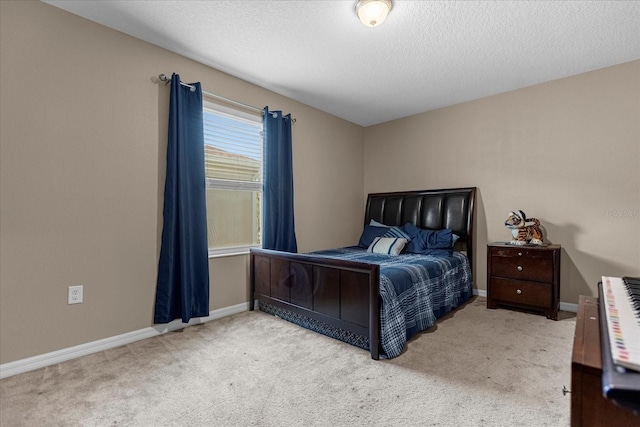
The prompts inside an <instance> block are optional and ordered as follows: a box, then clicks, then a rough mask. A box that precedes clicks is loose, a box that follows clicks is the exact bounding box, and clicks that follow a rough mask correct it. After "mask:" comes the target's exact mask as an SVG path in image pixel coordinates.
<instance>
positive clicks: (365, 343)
mask: <svg viewBox="0 0 640 427" xmlns="http://www.w3.org/2000/svg"><path fill="white" fill-rule="evenodd" d="M258 308H259V310H260V311H264V312H265V313H268V314H271V315H273V316H276V317H279V318H281V319H284V320H286V321H288V322H291V323H295V324H296V325H298V326H302V327H303V328H305V329H309V330H312V331H314V332H317V333H320V334H322V335H326V336H328V337H330V338H334V339H337V340H340V341H342V342H345V343H347V344H351V345H354V346H356V347H360V348H361V349H363V350H367V351H369V338H368V337H364V336H362V335H358V334H355V333H353V332H349V331H345V330H344V329H340V328H336V327H335V326H331V325H328V324H326V323H324V322H320V321H318V320H315V319H311V318H309V317H306V316H303V315H302V314H299V313H294V312H293V311H290V310H287V309H286V308H282V307H276V306H275V305H271V304H268V303H266V302H262V301H260V302H259V303H258Z"/></svg>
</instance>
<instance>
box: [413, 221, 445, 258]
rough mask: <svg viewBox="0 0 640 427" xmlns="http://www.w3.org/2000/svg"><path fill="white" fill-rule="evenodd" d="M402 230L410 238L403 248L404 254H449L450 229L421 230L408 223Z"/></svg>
mask: <svg viewBox="0 0 640 427" xmlns="http://www.w3.org/2000/svg"><path fill="white" fill-rule="evenodd" d="M403 229H404V231H405V232H406V233H407V234H408V235H409V236H410V237H411V241H410V242H409V243H408V244H407V245H406V246H405V251H406V252H411V253H414V254H424V255H444V254H445V253H446V254H447V255H450V254H451V249H452V248H453V233H452V232H451V230H450V229H448V228H445V229H442V230H423V229H421V228H418V227H416V226H415V225H414V224H411V223H409V222H408V223H406V224H405V225H404V227H403ZM443 250H444V251H443Z"/></svg>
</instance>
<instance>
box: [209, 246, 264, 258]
mask: <svg viewBox="0 0 640 427" xmlns="http://www.w3.org/2000/svg"><path fill="white" fill-rule="evenodd" d="M259 247H260V246H258V245H252V246H234V247H229V248H218V249H209V259H212V258H226V257H230V256H238V255H249V250H250V249H251V248H259Z"/></svg>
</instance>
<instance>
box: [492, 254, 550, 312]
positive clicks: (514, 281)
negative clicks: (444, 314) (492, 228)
mask: <svg viewBox="0 0 640 427" xmlns="http://www.w3.org/2000/svg"><path fill="white" fill-rule="evenodd" d="M559 301H560V245H547V246H533V245H527V246H516V245H510V244H508V243H491V244H489V245H487V308H498V306H513V307H520V308H523V309H527V310H534V311H542V312H544V314H546V316H547V318H549V319H553V320H558V306H559V304H560V302H559Z"/></svg>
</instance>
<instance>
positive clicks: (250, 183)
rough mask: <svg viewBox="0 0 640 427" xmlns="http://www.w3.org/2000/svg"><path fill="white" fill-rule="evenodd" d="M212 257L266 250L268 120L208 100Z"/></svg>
mask: <svg viewBox="0 0 640 427" xmlns="http://www.w3.org/2000/svg"><path fill="white" fill-rule="evenodd" d="M204 158H205V176H206V180H207V185H206V188H207V190H206V192H207V237H208V242H209V256H216V255H224V254H232V253H243V252H246V251H248V249H249V248H250V247H255V246H260V227H261V223H262V215H261V196H262V116H261V115H252V114H247V113H244V112H241V111H238V110H233V109H230V108H226V107H223V106H220V105H217V104H213V103H210V102H207V101H205V102H204Z"/></svg>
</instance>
